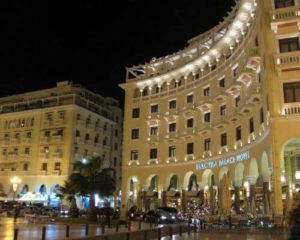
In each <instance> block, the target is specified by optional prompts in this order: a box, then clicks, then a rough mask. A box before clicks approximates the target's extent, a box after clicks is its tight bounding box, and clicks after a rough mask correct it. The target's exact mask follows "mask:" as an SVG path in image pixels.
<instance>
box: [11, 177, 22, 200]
mask: <svg viewBox="0 0 300 240" xmlns="http://www.w3.org/2000/svg"><path fill="white" fill-rule="evenodd" d="M10 182H11V183H12V187H13V193H14V195H13V201H15V196H16V191H17V189H18V184H20V183H21V179H20V178H19V177H17V176H14V177H12V178H11V179H10Z"/></svg>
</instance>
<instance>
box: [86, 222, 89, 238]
mask: <svg viewBox="0 0 300 240" xmlns="http://www.w3.org/2000/svg"><path fill="white" fill-rule="evenodd" d="M88 235H89V224H88V223H87V224H85V236H88Z"/></svg>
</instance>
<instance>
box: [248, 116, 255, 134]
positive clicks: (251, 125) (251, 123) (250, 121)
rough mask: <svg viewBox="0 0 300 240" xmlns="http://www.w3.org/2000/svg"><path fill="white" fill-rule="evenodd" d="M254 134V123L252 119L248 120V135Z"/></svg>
mask: <svg viewBox="0 0 300 240" xmlns="http://www.w3.org/2000/svg"><path fill="white" fill-rule="evenodd" d="M253 132H254V121H253V117H252V118H250V119H249V133H253Z"/></svg>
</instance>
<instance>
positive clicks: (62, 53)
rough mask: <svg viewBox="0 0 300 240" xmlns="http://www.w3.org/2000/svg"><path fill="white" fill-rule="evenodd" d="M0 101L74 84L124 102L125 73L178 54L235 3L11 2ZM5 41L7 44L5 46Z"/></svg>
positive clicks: (4, 10) (5, 22)
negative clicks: (63, 83) (58, 84)
mask: <svg viewBox="0 0 300 240" xmlns="http://www.w3.org/2000/svg"><path fill="white" fill-rule="evenodd" d="M6 4H8V6H7V7H5V8H2V10H1V15H2V18H3V20H2V24H1V25H2V26H3V27H2V44H1V52H0V53H1V66H2V67H1V69H2V70H1V71H0V72H1V81H0V96H7V95H12V94H16V93H21V92H24V91H32V90H37V89H42V88H48V87H53V86H55V83H56V82H57V81H62V80H71V81H73V82H74V83H80V84H82V85H84V86H85V87H87V88H88V89H90V90H92V91H94V92H97V93H100V94H102V95H103V96H112V97H115V98H117V99H118V100H119V101H120V102H121V104H122V102H123V98H124V95H123V90H122V89H120V88H119V87H118V84H119V83H121V82H124V81H125V67H126V66H128V67H130V66H132V65H138V64H141V63H144V62H148V61H149V60H150V59H151V58H152V57H160V56H164V55H167V54H172V53H173V52H176V51H178V50H180V49H182V48H184V47H185V46H186V45H187V40H188V39H190V38H192V37H195V36H196V35H198V34H200V33H202V32H203V31H206V30H208V29H210V28H211V27H213V26H214V25H216V24H217V23H218V22H219V21H221V20H222V19H223V17H224V16H226V15H227V12H228V11H229V10H230V9H231V6H232V5H233V4H234V1H233V0H182V1H171V0H159V1H158V0H152V1H149V0H119V1H115V0H110V1H104V0H102V1H100V0H99V1H89V0H82V1H76V0H74V1H67V0H61V1H46V0H42V1H21V0H20V1H19V0H16V1H7V3H6ZM3 40H4V42H3Z"/></svg>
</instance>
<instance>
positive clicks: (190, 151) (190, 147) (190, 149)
mask: <svg viewBox="0 0 300 240" xmlns="http://www.w3.org/2000/svg"><path fill="white" fill-rule="evenodd" d="M186 153H187V154H194V143H188V144H187V145H186Z"/></svg>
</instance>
